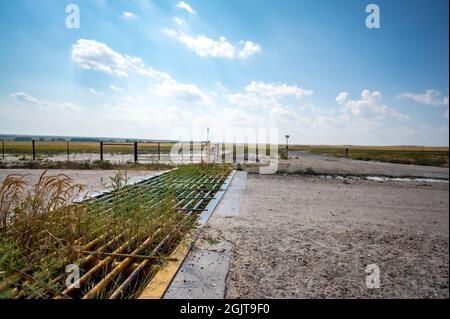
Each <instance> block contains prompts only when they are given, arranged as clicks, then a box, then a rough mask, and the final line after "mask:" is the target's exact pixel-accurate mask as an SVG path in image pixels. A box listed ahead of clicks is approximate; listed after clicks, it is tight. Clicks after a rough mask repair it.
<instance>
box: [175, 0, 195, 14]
mask: <svg viewBox="0 0 450 319" xmlns="http://www.w3.org/2000/svg"><path fill="white" fill-rule="evenodd" d="M176 7H177V8H179V9H182V10H185V11H187V12H189V13H190V14H196V12H195V10H194V9H192V7H191V6H190V5H188V4H187V3H186V2H184V1H180V2H178V3H177V5H176Z"/></svg>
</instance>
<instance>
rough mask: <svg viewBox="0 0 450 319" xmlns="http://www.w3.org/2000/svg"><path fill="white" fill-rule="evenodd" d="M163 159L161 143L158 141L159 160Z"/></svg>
mask: <svg viewBox="0 0 450 319" xmlns="http://www.w3.org/2000/svg"><path fill="white" fill-rule="evenodd" d="M160 161H161V143H158V162H160Z"/></svg>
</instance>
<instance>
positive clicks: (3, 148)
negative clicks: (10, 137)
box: [2, 140, 5, 159]
mask: <svg viewBox="0 0 450 319" xmlns="http://www.w3.org/2000/svg"><path fill="white" fill-rule="evenodd" d="M2 157H3V159H5V140H2Z"/></svg>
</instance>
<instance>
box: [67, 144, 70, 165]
mask: <svg viewBox="0 0 450 319" xmlns="http://www.w3.org/2000/svg"><path fill="white" fill-rule="evenodd" d="M67 161H70V150H69V141H67Z"/></svg>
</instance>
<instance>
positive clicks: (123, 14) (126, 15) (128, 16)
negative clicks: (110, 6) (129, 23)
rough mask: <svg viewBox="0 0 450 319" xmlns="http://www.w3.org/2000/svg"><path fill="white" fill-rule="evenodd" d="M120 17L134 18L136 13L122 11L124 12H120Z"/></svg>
mask: <svg viewBox="0 0 450 319" xmlns="http://www.w3.org/2000/svg"><path fill="white" fill-rule="evenodd" d="M122 18H124V19H127V20H131V19H134V18H136V15H135V14H134V13H133V12H130V11H124V12H122Z"/></svg>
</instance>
